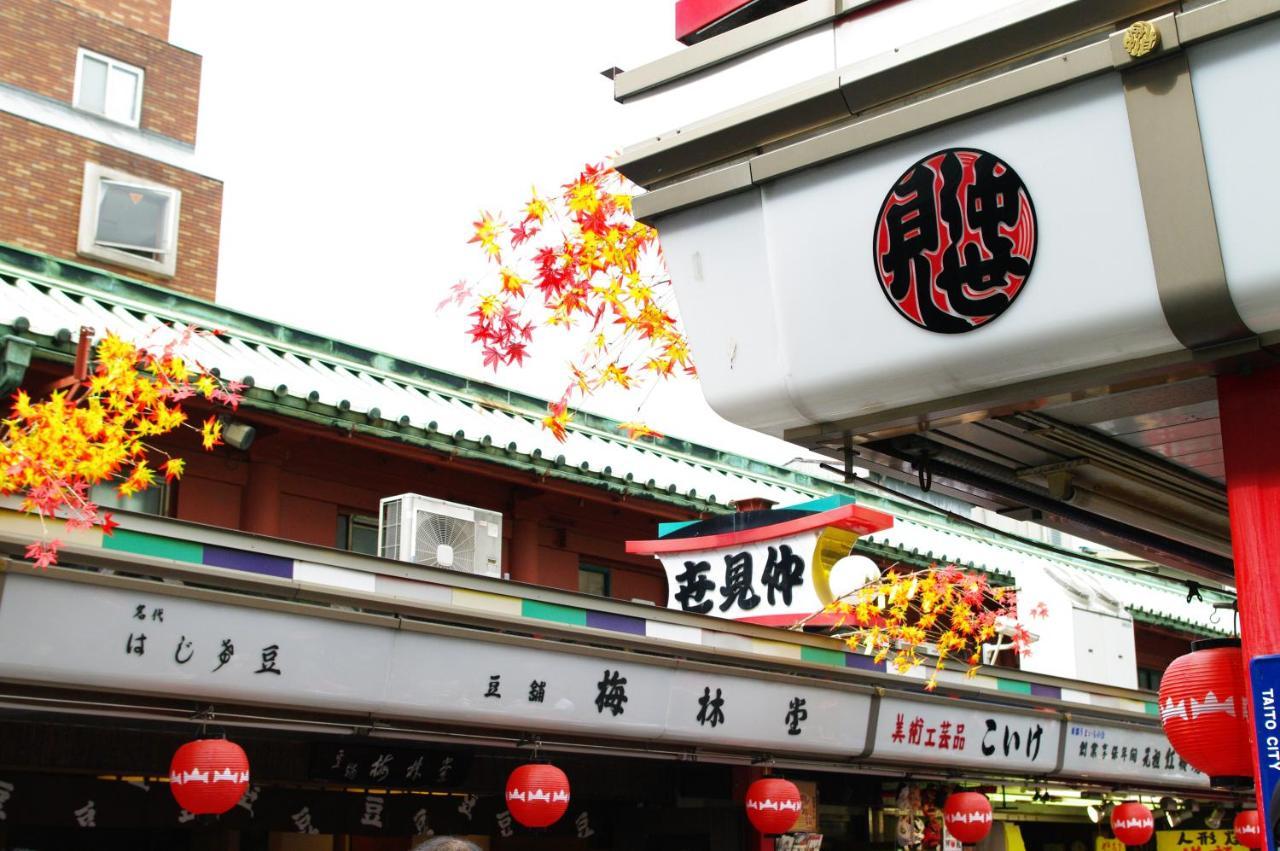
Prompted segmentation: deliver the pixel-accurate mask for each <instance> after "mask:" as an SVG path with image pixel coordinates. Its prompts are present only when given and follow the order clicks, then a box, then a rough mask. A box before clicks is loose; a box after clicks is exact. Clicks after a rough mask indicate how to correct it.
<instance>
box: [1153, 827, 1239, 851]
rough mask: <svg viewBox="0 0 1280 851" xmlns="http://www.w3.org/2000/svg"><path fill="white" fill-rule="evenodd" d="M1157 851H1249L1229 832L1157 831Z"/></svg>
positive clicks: (1200, 829) (1197, 829)
mask: <svg viewBox="0 0 1280 851" xmlns="http://www.w3.org/2000/svg"><path fill="white" fill-rule="evenodd" d="M1156 851H1248V849H1247V848H1245V847H1244V846H1243V845H1240V844H1239V843H1237V842H1236V838H1235V835H1234V834H1233V833H1232V832H1231V831H1229V830H1207V829H1205V828H1202V827H1193V828H1189V829H1187V830H1157V831H1156Z"/></svg>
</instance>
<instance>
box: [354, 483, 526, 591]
mask: <svg viewBox="0 0 1280 851" xmlns="http://www.w3.org/2000/svg"><path fill="white" fill-rule="evenodd" d="M378 554H379V555H381V556H382V557H383V558H393V559H397V560H399V561H408V562H413V563H414V564H425V565H429V566H430V567H444V568H448V569H449V570H457V571H461V572H463V573H474V574H477V575H479V576H492V577H495V578H500V577H501V576H502V514H501V513H499V512H497V511H485V510H484V509H482V508H473V507H472V506H470V505H459V504H458V503H456V502H446V501H444V500H443V499H434V498H432V497H429V496H421V495H419V494H416V493H405V494H400V495H399V496H389V497H386V498H385V499H383V500H382V501H381V503H380V505H379V511H378Z"/></svg>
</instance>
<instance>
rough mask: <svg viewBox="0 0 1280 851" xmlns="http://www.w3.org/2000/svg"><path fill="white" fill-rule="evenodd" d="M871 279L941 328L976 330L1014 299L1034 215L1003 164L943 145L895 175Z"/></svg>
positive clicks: (899, 304) (911, 314)
mask: <svg viewBox="0 0 1280 851" xmlns="http://www.w3.org/2000/svg"><path fill="white" fill-rule="evenodd" d="M872 250H873V252H874V258H875V264H876V276H877V277H878V278H879V279H880V287H881V289H883V290H884V294H885V297H886V298H888V299H889V302H890V303H891V304H892V305H893V306H894V308H895V309H896V310H897V311H898V312H899V313H901V314H902V315H903V316H905V317H906V318H907V319H910V320H911V321H912V322H914V323H915V324H916V325H919V326H920V327H921V328H924V329H926V330H928V331H936V332H938V333H940V334H960V333H963V332H965V331H972V330H973V329H974V328H980V327H981V326H983V325H986V324H988V323H989V322H991V320H993V319H995V318H996V317H997V316H999V315H1000V314H1001V313H1004V311H1005V310H1006V309H1007V308H1008V307H1009V305H1010V304H1012V303H1013V300H1014V299H1015V298H1017V297H1018V293H1020V292H1022V289H1023V287H1024V286H1026V283H1027V278H1028V277H1029V276H1030V275H1031V264H1032V262H1033V261H1034V260H1035V256H1036V212H1035V207H1033V206H1032V204H1031V195H1030V194H1029V193H1028V192H1027V187H1026V186H1025V185H1024V184H1023V182H1022V179H1021V178H1020V177H1018V174H1017V172H1015V171H1014V170H1013V169H1012V168H1011V167H1010V166H1009V165H1008V163H1006V162H1004V161H1003V160H1001V159H1000V158H999V157H996V156H995V155H993V154H989V153H987V152H986V151H980V150H977V149H974V148H947V149H945V150H941V151H938V152H937V153H933V154H930V155H929V156H927V157H925V158H924V159H922V160H920V161H919V162H917V163H916V164H915V165H913V166H911V168H909V169H907V170H906V172H904V173H903V175H902V177H900V178H899V179H898V182H897V183H896V184H894V187H893V188H892V189H891V190H889V194H888V195H887V196H885V199H884V204H882V205H881V206H880V216H879V218H878V219H877V220H876V232H875V240H874V245H873V246H872Z"/></svg>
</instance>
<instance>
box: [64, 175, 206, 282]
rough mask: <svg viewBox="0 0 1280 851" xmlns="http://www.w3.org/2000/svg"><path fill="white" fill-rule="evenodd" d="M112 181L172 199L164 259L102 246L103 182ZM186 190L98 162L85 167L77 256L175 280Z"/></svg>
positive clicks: (167, 223) (162, 255)
mask: <svg viewBox="0 0 1280 851" xmlns="http://www.w3.org/2000/svg"><path fill="white" fill-rule="evenodd" d="M103 181H112V182H115V183H127V184H133V185H135V186H138V187H141V188H143V189H150V190H154V191H157V192H165V193H168V194H169V196H170V203H169V213H168V217H167V218H168V221H167V222H166V224H165V235H166V242H167V243H168V245H167V247H166V249H165V250H164V251H160V252H157V253H158V254H160V256H161V257H162V258H163V259H161V260H153V259H151V258H148V257H142V256H140V255H137V254H134V253H132V252H130V251H125V250H124V249H120V248H111V247H109V246H106V245H100V244H99V243H98V241H97V234H98V211H99V206H100V205H101V201H102V183H103ZM181 208H182V190H181V189H176V188H174V187H172V186H166V185H165V184H163V183H157V182H156V181H154V180H147V179H146V178H145V177H138V176H137V175H134V174H129V173H128V172H124V171H120V170H119V169H115V168H108V167H106V166H102V165H98V164H97V163H95V162H86V163H85V164H84V185H83V187H82V189H81V197H80V232H79V234H78V235H77V237H76V253H77V254H80V255H82V256H84V257H92V258H94V259H95V260H104V261H106V262H108V263H112V264H115V265H117V266H126V267H128V268H130V269H137V270H139V271H141V272H148V273H150V274H152V275H157V276H159V277H164V278H172V277H173V276H174V273H175V272H176V271H177V268H178V223H179V221H180V220H181V219H180V214H181Z"/></svg>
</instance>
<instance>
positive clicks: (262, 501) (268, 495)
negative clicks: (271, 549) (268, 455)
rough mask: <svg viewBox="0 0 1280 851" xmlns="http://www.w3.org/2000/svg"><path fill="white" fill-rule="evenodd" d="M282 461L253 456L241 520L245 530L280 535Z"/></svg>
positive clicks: (245, 489)
mask: <svg viewBox="0 0 1280 851" xmlns="http://www.w3.org/2000/svg"><path fill="white" fill-rule="evenodd" d="M280 472H281V470H280V464H279V463H278V462H276V461H275V460H264V459H260V458H253V459H251V460H250V462H249V478H248V481H246V482H245V486H244V497H243V499H242V502H241V504H240V524H241V528H243V529H244V531H246V532H254V533H256V534H259V535H270V536H271V537H273V538H278V537H279V536H280Z"/></svg>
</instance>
